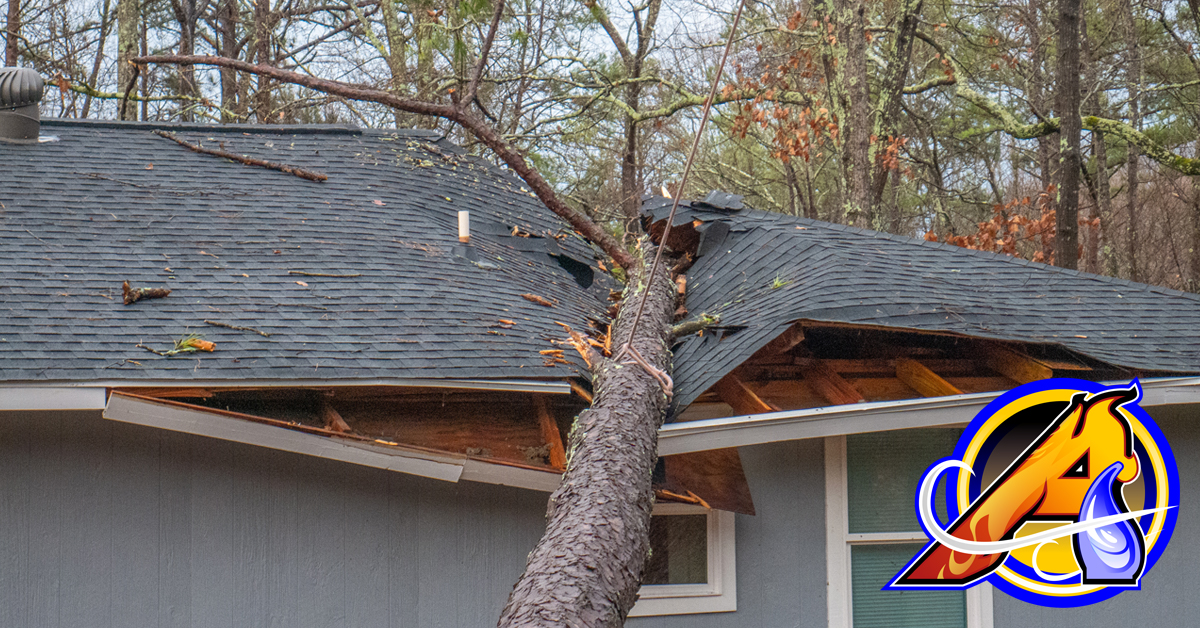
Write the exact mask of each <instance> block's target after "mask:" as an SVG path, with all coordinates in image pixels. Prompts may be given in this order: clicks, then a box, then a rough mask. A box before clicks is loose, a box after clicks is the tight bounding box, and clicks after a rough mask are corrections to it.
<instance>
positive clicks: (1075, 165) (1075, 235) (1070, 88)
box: [1055, 0, 1081, 269]
mask: <svg viewBox="0 0 1200 628" xmlns="http://www.w3.org/2000/svg"><path fill="white" fill-rule="evenodd" d="M1079 5H1080V0H1058V80H1057V83H1058V84H1057V86H1056V88H1057V90H1058V95H1057V96H1058V97H1057V105H1056V107H1055V108H1056V109H1057V110H1058V117H1059V121H1060V122H1059V131H1058V133H1059V138H1060V141H1059V164H1060V173H1061V179H1060V181H1061V185H1060V186H1059V189H1058V213H1057V215H1056V217H1055V218H1056V220H1057V229H1056V233H1055V243H1056V246H1055V264H1056V265H1057V266H1060V267H1062V268H1072V269H1074V268H1078V267H1079V164H1080V161H1079V134H1080V125H1081V123H1080V119H1079Z"/></svg>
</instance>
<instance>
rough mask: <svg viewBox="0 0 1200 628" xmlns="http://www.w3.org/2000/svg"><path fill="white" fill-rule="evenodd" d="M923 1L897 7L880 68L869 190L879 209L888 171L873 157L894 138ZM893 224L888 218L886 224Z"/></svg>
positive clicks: (873, 202)
mask: <svg viewBox="0 0 1200 628" xmlns="http://www.w3.org/2000/svg"><path fill="white" fill-rule="evenodd" d="M923 5H924V0H904V2H903V3H902V4H901V6H900V15H899V19H897V20H896V22H897V25H896V32H895V34H894V35H893V36H892V40H891V44H890V45H889V46H888V52H887V57H886V58H885V61H886V62H887V64H886V65H885V66H884V69H883V80H882V81H881V83H882V85H883V87H882V89H881V90H880V92H879V96H878V106H877V108H878V110H879V113H878V115H877V116H876V118H875V132H874V135H875V138H876V144H875V147H874V150H872V151H871V153H872V157H873V161H874V162H875V164H874V171H875V175H874V179H873V182H872V188H871V203H872V205H873V206H876V207H877V206H879V205H880V204H881V203H882V202H883V191H884V188H885V187H887V181H888V175H889V174H890V173H889V170H888V169H887V168H884V167H883V164H882V162H880V160H879V159H878V158H877V157H876V155H878V153H879V147H880V146H886V145H887V142H888V141H889V140H891V139H893V138H895V137H896V135H897V126H898V125H899V118H900V105H901V102H900V99H901V98H902V97H903V94H904V84H905V82H906V81H908V69H909V66H910V65H911V61H912V50H913V42H914V41H915V40H916V37H914V35H915V33H916V32H917V23H918V22H919V21H920V18H921V9H922V7H923ZM891 222H894V221H893V220H891V219H889V223H891Z"/></svg>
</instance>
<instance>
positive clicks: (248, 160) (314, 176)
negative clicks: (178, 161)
mask: <svg viewBox="0 0 1200 628" xmlns="http://www.w3.org/2000/svg"><path fill="white" fill-rule="evenodd" d="M154 134H155V135H157V136H159V137H165V138H167V139H169V140H171V141H172V142H175V143H176V144H179V145H180V146H182V147H184V148H187V149H189V150H193V151H195V152H197V153H204V154H205V155H213V156H215V157H224V158H225V159H230V160H232V161H236V162H240V163H243V164H246V165H248V166H261V167H263V168H270V169H271V170H278V171H280V172H286V173H288V174H291V175H295V176H297V177H300V178H301V179H308V180H309V181H325V180H326V179H328V178H329V177H327V176H325V175H323V174H321V173H319V172H312V171H311V170H305V169H304V168H298V167H296V166H289V165H287V164H277V163H275V162H273V161H267V160H265V159H258V158H255V157H247V156H246V155H238V154H236V153H231V152H229V151H224V150H217V149H215V148H205V147H203V146H201V145H199V144H193V143H191V142H188V141H186V140H181V139H179V138H178V137H175V135H174V134H173V133H167V132H166V131H155V132H154Z"/></svg>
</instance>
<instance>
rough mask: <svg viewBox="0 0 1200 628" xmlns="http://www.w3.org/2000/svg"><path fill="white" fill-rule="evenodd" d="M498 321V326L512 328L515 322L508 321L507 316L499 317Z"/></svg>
mask: <svg viewBox="0 0 1200 628" xmlns="http://www.w3.org/2000/svg"><path fill="white" fill-rule="evenodd" d="M499 321H500V326H501V327H503V328H504V329H512V328H513V326H514V325H516V324H517V323H516V321H510V320H508V319H507V318H501V319H499Z"/></svg>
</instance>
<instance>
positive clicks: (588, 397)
mask: <svg viewBox="0 0 1200 628" xmlns="http://www.w3.org/2000/svg"><path fill="white" fill-rule="evenodd" d="M570 384H571V392H573V393H575V394H576V395H579V398H580V399H583V400H584V401H586V402H588V405H591V403H592V393H590V392H588V389H586V388H584V387H583V384H580V383H579V382H577V381H575V380H571V381H570Z"/></svg>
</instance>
